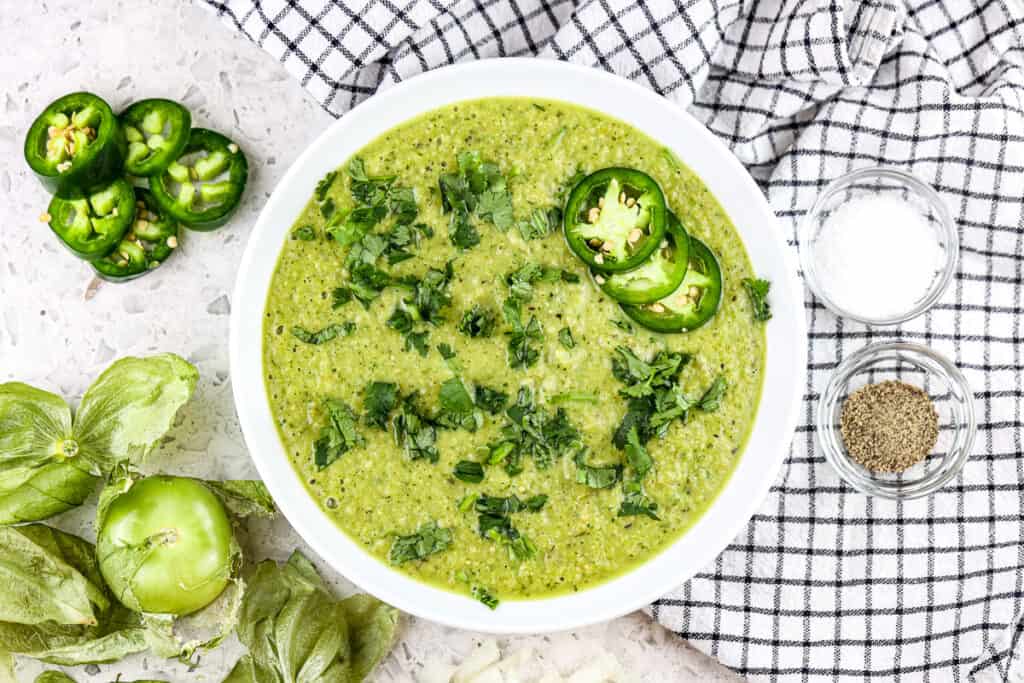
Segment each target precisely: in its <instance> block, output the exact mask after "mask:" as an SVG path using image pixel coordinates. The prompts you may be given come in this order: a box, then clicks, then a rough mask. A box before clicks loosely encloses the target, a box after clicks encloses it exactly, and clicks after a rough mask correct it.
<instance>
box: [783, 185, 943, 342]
mask: <svg viewBox="0 0 1024 683" xmlns="http://www.w3.org/2000/svg"><path fill="white" fill-rule="evenodd" d="M865 198H882V199H896V200H898V201H899V202H900V203H901V204H903V205H904V206H906V207H907V208H908V209H909V210H910V211H912V212H913V213H914V214H916V215H917V216H919V217H920V218H921V219H922V220H923V222H924V224H925V225H927V226H928V229H930V230H931V231H932V232H933V234H934V236H935V242H936V244H937V247H938V248H937V250H936V253H935V260H934V263H932V264H930V265H931V274H932V277H931V282H930V283H929V284H928V286H927V288H926V289H925V290H924V291H922V292H921V294H920V296H917V297H916V298H915V299H913V300H911V301H909V302H908V303H907V305H906V307H905V310H900V311H898V312H893V313H892V314H885V315H881V316H872V315H868V314H867V313H866V312H864V311H856V310H851V309H850V308H849V307H844V306H843V304H842V302H841V301H838V300H837V299H836V297H835V296H834V292H831V291H829V289H828V288H827V287H826V286H824V285H823V282H822V280H823V278H822V272H821V269H820V267H819V260H820V259H819V255H818V251H817V249H818V245H819V241H820V238H821V236H822V233H823V232H824V229H825V228H826V226H827V224H828V223H829V220H830V219H832V218H834V217H835V216H836V215H837V213H838V212H840V211H842V210H843V209H844V208H848V207H849V206H850V205H851V204H853V203H854V202H859V201H860V200H862V199H865ZM895 229H899V228H898V226H897V227H896V228H895ZM800 245H801V248H800V257H801V265H802V267H803V269H804V275H805V277H806V279H807V283H808V285H809V286H810V287H811V289H812V290H813V291H814V294H815V295H816V296H817V297H818V298H819V299H821V301H822V302H823V303H825V305H826V306H828V307H829V308H830V309H831V310H832V311H833V312H834V313H836V314H837V315H839V316H842V317H845V318H851V319H853V320H858V321H861V322H864V323H868V324H875V325H893V324H897V323H900V322H904V321H906V320H909V319H911V318H914V317H916V316H918V315H920V314H921V313H923V312H924V311H925V310H927V309H928V308H930V307H931V306H932V304H934V303H935V302H936V301H937V300H938V298H939V297H940V296H941V295H942V293H943V292H944V291H945V289H946V287H947V286H948V285H949V282H950V280H951V279H952V276H953V272H954V270H955V269H956V262H957V257H958V253H959V239H958V236H957V232H956V226H955V224H954V222H953V220H952V216H951V215H950V213H949V210H948V209H947V208H946V205H945V204H944V203H943V201H942V198H941V197H939V196H938V194H937V193H936V192H935V191H934V190H933V189H932V188H931V187H930V186H928V185H927V184H926V183H924V182H922V181H920V180H918V179H917V178H915V177H914V176H912V175H910V174H908V173H906V172H904V171H900V170H898V169H890V168H885V167H875V168H866V169H860V170H858V171H854V172H852V173H850V174H847V175H845V176H843V177H841V178H839V179H837V180H836V181H835V182H833V183H832V184H830V185H829V186H828V187H827V188H825V190H824V191H823V192H822V194H821V195H820V196H819V197H818V200H817V201H816V202H815V205H814V207H813V208H812V209H811V210H810V211H809V212H808V213H807V215H806V216H805V218H804V221H803V224H802V226H801V235H800ZM878 248H880V249H884V248H886V247H885V246H884V245H878ZM890 276H891V274H882V275H881V277H890Z"/></svg>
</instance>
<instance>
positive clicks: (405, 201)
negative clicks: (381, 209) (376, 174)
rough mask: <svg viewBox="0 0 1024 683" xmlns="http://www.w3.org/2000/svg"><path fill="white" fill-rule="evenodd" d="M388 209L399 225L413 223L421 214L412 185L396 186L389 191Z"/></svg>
mask: <svg viewBox="0 0 1024 683" xmlns="http://www.w3.org/2000/svg"><path fill="white" fill-rule="evenodd" d="M388 210H389V211H390V212H391V215H392V216H394V217H395V223H397V224H398V225H399V226H407V225H411V224H412V222H413V221H415V220H416V217H417V216H418V215H419V209H418V208H417V207H416V193H415V192H413V189H412V188H411V187H396V188H394V189H392V190H391V192H390V193H388Z"/></svg>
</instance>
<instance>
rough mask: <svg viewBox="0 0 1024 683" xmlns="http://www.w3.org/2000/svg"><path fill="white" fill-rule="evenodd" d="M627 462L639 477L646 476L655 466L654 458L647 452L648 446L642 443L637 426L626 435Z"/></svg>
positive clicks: (634, 474) (635, 475)
mask: <svg viewBox="0 0 1024 683" xmlns="http://www.w3.org/2000/svg"><path fill="white" fill-rule="evenodd" d="M626 463H627V464H628V465H629V467H630V469H631V470H632V471H633V476H634V477H636V478H637V479H643V478H644V477H646V476H647V473H648V472H650V471H651V468H652V467H654V459H653V458H651V454H650V453H648V452H647V448H645V447H644V445H643V444H642V443H640V438H639V437H638V436H637V432H636V427H635V426H634V427H633V428H631V429H630V430H629V434H627V435H626Z"/></svg>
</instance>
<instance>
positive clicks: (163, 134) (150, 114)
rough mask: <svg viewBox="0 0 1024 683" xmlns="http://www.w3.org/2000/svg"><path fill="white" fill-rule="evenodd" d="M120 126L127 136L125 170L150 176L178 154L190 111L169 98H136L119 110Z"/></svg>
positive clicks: (188, 126)
mask: <svg viewBox="0 0 1024 683" xmlns="http://www.w3.org/2000/svg"><path fill="white" fill-rule="evenodd" d="M121 127H122V128H123V129H124V135H125V138H127V140H128V156H127V158H125V160H124V170H125V171H127V172H128V173H131V174H132V175H137V176H151V175H156V174H157V173H160V172H161V171H164V170H166V169H167V167H168V166H170V165H171V162H172V161H174V160H175V159H177V158H178V157H179V156H181V153H182V151H183V150H184V149H185V145H187V144H188V135H189V131H190V130H191V129H192V115H191V114H190V113H189V111H188V109H185V107H183V106H181V105H180V104H178V103H177V102H173V101H171V100H162V99H158V98H155V99H149V100H139V101H138V102H135V103H133V104H132V105H131V106H130V107H128V108H127V109H125V110H124V111H123V112H122V113H121Z"/></svg>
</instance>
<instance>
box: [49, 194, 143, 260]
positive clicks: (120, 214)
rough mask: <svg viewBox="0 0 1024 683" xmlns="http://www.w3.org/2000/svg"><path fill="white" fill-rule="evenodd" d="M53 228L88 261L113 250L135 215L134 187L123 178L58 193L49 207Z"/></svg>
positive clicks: (64, 242)
mask: <svg viewBox="0 0 1024 683" xmlns="http://www.w3.org/2000/svg"><path fill="white" fill-rule="evenodd" d="M47 213H48V214H49V225H50V229H51V230H53V234H55V235H56V236H57V237H58V238H59V239H60V241H61V243H63V244H64V246H65V247H67V248H68V250H69V251H70V252H71V253H72V254H74V255H75V256H78V257H79V258H82V259H85V260H86V261H95V260H97V259H101V258H103V257H104V256H106V255H107V254H109V253H111V252H112V251H114V249H116V248H117V245H118V244H120V242H121V240H122V238H124V236H125V234H127V232H128V228H129V226H131V224H132V220H133V219H134V217H135V190H134V188H132V186H131V183H129V182H128V181H127V180H125V179H124V178H117V179H115V180H112V181H110V182H109V183H105V184H101V185H96V186H93V187H92V188H90V189H89V190H87V191H84V192H83V191H81V190H72V191H69V192H68V193H67V194H66V195H65V196H59V195H58V196H55V197H54V198H53V199H52V200H51V201H50V206H49V208H48V209H47Z"/></svg>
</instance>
